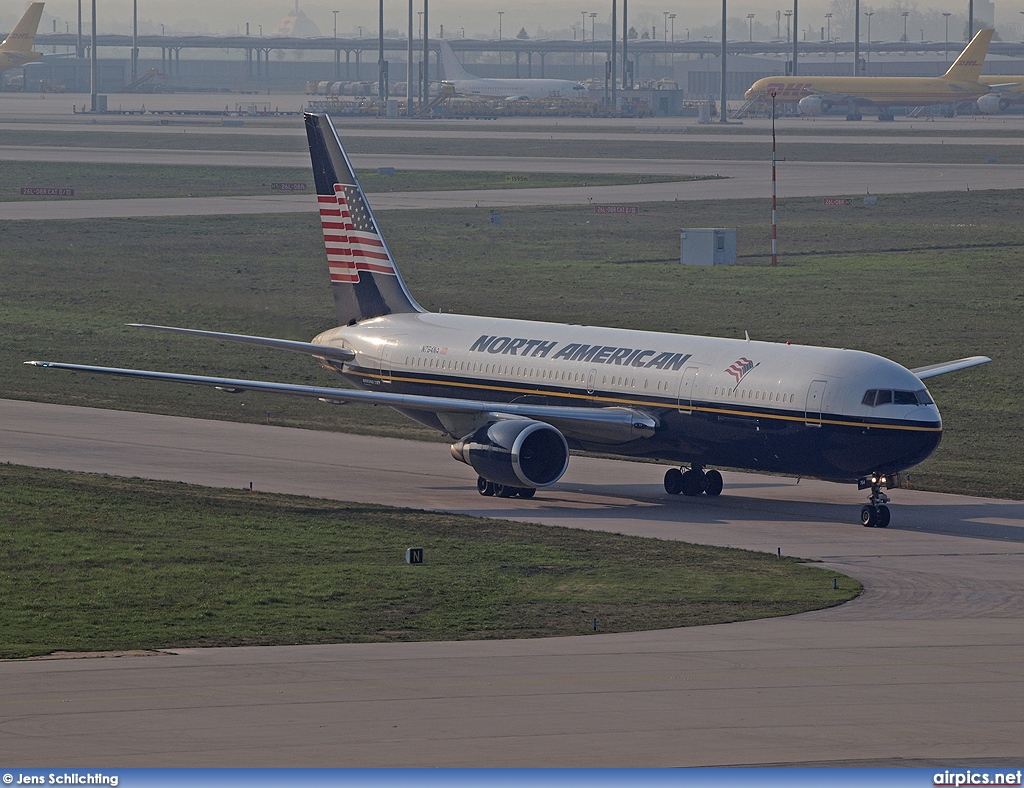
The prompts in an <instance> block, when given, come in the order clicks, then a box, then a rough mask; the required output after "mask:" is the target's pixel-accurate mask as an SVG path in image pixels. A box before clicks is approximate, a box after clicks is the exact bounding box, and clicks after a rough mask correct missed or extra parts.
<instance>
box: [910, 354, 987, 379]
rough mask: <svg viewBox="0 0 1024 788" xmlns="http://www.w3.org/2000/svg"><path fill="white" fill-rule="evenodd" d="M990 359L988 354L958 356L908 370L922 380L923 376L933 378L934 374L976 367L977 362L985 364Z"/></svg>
mask: <svg viewBox="0 0 1024 788" xmlns="http://www.w3.org/2000/svg"><path fill="white" fill-rule="evenodd" d="M991 360H992V359H990V358H989V357H988V356H971V357H970V358H959V359H957V360H956V361H943V362H942V363H941V364H929V365H928V366H927V367H918V368H917V369H912V370H910V371H911V372H913V373H914V374H915V375H917V377H918V378H920V379H921V380H924V379H925V378H934V377H935V376H936V375H945V374H946V373H947V372H956V371H957V370H960V369H967V368H968V367H976V366H978V364H987V363H988V362H990V361H991Z"/></svg>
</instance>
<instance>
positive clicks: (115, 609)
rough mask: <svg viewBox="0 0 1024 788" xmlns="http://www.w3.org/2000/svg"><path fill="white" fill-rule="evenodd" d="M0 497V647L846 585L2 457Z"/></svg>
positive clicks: (482, 617) (601, 617)
mask: <svg viewBox="0 0 1024 788" xmlns="http://www.w3.org/2000/svg"><path fill="white" fill-rule="evenodd" d="M0 502H2V505H0V522H2V523H3V527H2V528H0V557H2V562H3V568H2V569H0V658H12V657H26V656H32V655H36V654H46V653H49V652H52V651H112V650H118V651H119V650H133V649H155V648H174V647H196V646H231V645H281V644H296V643H354V642H371V641H375V642H382V641H401V640H460V639H477V638H514V637H547V636H555V635H583V634H587V633H592V632H593V631H594V625H593V622H594V619H597V631H598V632H622V631H635V630H641V629H660V628H665V627H679V626H693V625H698V624H711V623H723V622H728V621H742V620H747V619H752V618H764V617H768V616H780V615H788V614H791V613H796V612H802V611H805V610H814V609H818V608H823V607H830V606H832V605H836V604H839V603H841V602H845V601H847V600H849V599H852V598H853V597H855V596H856V595H857V594H859V593H860V590H861V587H860V585H859V584H858V583H857V582H856V581H854V580H852V579H850V578H847V577H844V576H841V575H837V574H836V573H835V572H831V571H826V570H824V569H818V568H812V567H807V566H804V565H802V564H801V563H800V562H799V559H791V558H782V559H778V558H776V557H775V556H772V555H769V554H764V553H754V552H748V551H741V550H728V549H722V548H714V547H704V546H699V545H692V544H686V543H682V542H669V541H660V540H656V539H641V538H638V537H629V536H622V535H618V534H603V533H596V532H588V531H581V530H577V529H571V528H557V527H549V526H540V525H530V524H524V523H511V522H505V521H499V520H478V519H474V518H470V517H460V516H452V515H446V514H434V513H427V512H416V511H410V510H404V509H390V508H386V507H382V506H369V505H362V504H348V503H337V502H333V501H322V500H315V499H310V498H299V497H293V496H283V495H266V494H260V493H248V492H244V491H240V490H239V491H235V490H210V489H206V488H200V487H190V486H187V485H183V484H172V483H165V482H144V481H139V480H130V479H129V480H126V479H115V478H110V477H101V476H90V475H85V474H69V473H65V472H61V471H44V470H37V469H27V468H20V467H17V466H9V465H4V466H0ZM408 547H423V548H424V549H425V556H426V562H425V564H424V565H423V566H416V567H413V566H409V565H407V564H406V563H405V550H406V548H408ZM834 579H837V580H838V588H837V589H833V580H834Z"/></svg>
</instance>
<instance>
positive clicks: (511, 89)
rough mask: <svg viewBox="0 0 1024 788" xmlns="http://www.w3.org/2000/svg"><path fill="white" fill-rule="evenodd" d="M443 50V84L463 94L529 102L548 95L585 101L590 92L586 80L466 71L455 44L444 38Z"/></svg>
mask: <svg viewBox="0 0 1024 788" xmlns="http://www.w3.org/2000/svg"><path fill="white" fill-rule="evenodd" d="M440 53H441V84H442V86H444V85H450V86H451V89H452V91H453V92H454V93H455V94H457V95H459V96H466V97H467V98H475V97H480V98H496V99H508V100H509V101H517V100H524V101H528V100H535V99H548V98H554V99H573V100H585V99H586V98H587V97H588V96H589V95H590V94H589V92H588V91H587V88H586V86H585V85H584V84H583V83H582V82H575V81H574V80H571V79H533V78H530V79H519V78H516V79H501V78H496V77H477V76H474V75H473V74H470V73H469V72H468V71H466V69H465V67H464V66H463V65H462V63H460V62H459V59H458V58H457V57H456V56H455V52H454V51H453V50H452V46H451V44H449V43H448V42H447V41H446V40H444V39H443V38H442V39H441V43H440ZM442 89H443V87H442Z"/></svg>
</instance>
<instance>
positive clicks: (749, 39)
mask: <svg viewBox="0 0 1024 788" xmlns="http://www.w3.org/2000/svg"><path fill="white" fill-rule="evenodd" d="M747 21H748V22H749V23H750V35H749V36H748V37H747V43H750V44H753V43H754V15H753V14H747Z"/></svg>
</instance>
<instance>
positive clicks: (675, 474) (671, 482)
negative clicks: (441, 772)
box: [665, 468, 683, 495]
mask: <svg viewBox="0 0 1024 788" xmlns="http://www.w3.org/2000/svg"><path fill="white" fill-rule="evenodd" d="M682 491H683V473H682V471H680V470H679V469H678V468H669V469H668V470H667V471H665V492H667V493H668V494H669V495H679V493H681V492H682Z"/></svg>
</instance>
